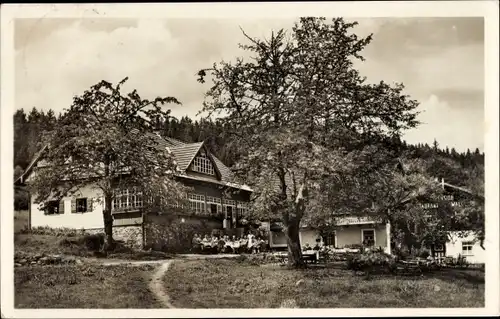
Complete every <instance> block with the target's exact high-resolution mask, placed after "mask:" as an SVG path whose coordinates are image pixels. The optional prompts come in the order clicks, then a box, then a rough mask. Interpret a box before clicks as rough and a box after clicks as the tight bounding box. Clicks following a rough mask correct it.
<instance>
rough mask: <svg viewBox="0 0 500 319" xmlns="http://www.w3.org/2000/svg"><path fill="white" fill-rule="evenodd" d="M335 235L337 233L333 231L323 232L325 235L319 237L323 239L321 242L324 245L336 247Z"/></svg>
mask: <svg viewBox="0 0 500 319" xmlns="http://www.w3.org/2000/svg"><path fill="white" fill-rule="evenodd" d="M336 236H337V234H336V233H335V232H333V233H331V234H325V235H323V236H321V238H322V240H323V244H324V245H325V246H333V247H337V242H336V240H335V237H336Z"/></svg>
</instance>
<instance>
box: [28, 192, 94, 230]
mask: <svg viewBox="0 0 500 319" xmlns="http://www.w3.org/2000/svg"><path fill="white" fill-rule="evenodd" d="M82 197H86V198H92V199H93V205H92V206H93V207H92V208H93V210H92V211H91V212H86V213H71V199H72V198H82ZM34 198H35V196H34V195H33V194H32V196H31V227H41V226H48V227H53V228H59V227H66V228H75V229H82V228H83V229H93V228H103V227H104V221H103V219H102V210H103V205H104V203H103V202H102V201H98V200H97V199H99V198H101V195H100V192H99V191H98V190H97V189H95V188H92V187H90V186H87V187H85V188H82V189H81V190H80V191H79V192H77V193H76V194H74V195H73V196H72V197H64V198H63V199H62V200H63V201H64V214H55V215H45V213H44V212H43V211H41V210H39V209H38V207H39V204H36V203H34Z"/></svg>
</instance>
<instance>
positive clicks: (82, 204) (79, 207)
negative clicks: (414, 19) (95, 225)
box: [76, 198, 87, 213]
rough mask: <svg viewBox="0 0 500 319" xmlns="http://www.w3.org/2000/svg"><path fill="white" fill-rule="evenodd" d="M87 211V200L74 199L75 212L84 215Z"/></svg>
mask: <svg viewBox="0 0 500 319" xmlns="http://www.w3.org/2000/svg"><path fill="white" fill-rule="evenodd" d="M86 211H87V199H86V198H77V199H76V212H77V213H85V212H86Z"/></svg>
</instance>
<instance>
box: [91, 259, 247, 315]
mask: <svg viewBox="0 0 500 319" xmlns="http://www.w3.org/2000/svg"><path fill="white" fill-rule="evenodd" d="M237 256H238V255H230V254H224V255H197V254H183V255H178V256H177V257H176V258H175V259H167V260H145V261H138V260H112V259H97V258H96V259H91V258H89V259H88V260H87V262H92V263H100V264H101V265H104V266H115V265H127V266H132V267H133V266H140V265H159V266H158V267H157V268H156V270H155V272H154V273H153V275H152V277H151V278H150V279H151V280H150V281H149V290H150V291H151V292H152V293H153V294H154V295H155V296H156V298H157V299H158V300H159V301H160V302H161V303H162V304H163V305H164V306H165V307H166V308H175V307H174V306H173V305H172V303H171V302H170V297H169V295H168V293H167V291H166V289H165V284H164V283H163V277H164V276H165V272H167V271H168V269H169V268H170V266H171V265H172V263H173V262H179V261H182V260H199V259H229V258H235V257H237Z"/></svg>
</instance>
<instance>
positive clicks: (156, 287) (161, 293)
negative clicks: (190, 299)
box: [149, 260, 175, 309]
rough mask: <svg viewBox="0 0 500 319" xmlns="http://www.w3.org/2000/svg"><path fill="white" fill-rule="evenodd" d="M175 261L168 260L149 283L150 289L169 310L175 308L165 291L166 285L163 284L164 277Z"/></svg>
mask: <svg viewBox="0 0 500 319" xmlns="http://www.w3.org/2000/svg"><path fill="white" fill-rule="evenodd" d="M172 262H173V260H168V261H166V262H164V263H163V264H162V265H161V266H160V267H158V269H157V270H156V271H155V273H154V274H153V277H152V278H151V281H150V282H149V289H150V290H151V292H152V293H153V294H154V295H155V296H156V298H157V299H158V300H159V301H160V302H161V303H162V304H163V305H164V306H165V307H167V308H171V309H173V308H175V307H174V306H173V305H172V303H171V302H170V297H169V296H168V294H167V291H166V289H165V284H164V283H163V276H164V275H165V273H166V272H167V270H168V268H170V265H171V264H172Z"/></svg>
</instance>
